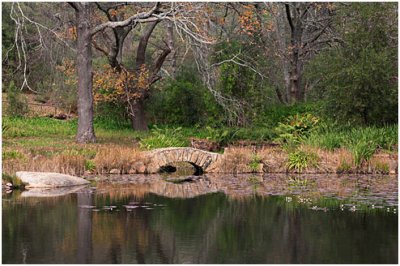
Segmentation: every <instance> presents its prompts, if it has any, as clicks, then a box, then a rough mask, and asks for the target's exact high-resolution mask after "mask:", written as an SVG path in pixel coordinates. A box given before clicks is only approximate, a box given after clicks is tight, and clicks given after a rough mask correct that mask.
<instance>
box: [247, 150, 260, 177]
mask: <svg viewBox="0 0 400 266" xmlns="http://www.w3.org/2000/svg"><path fill="white" fill-rule="evenodd" d="M260 163H261V158H260V157H259V156H258V155H257V154H256V153H254V154H252V156H251V161H250V162H249V167H250V170H251V171H252V172H254V173H255V172H258V171H259V166H260Z"/></svg>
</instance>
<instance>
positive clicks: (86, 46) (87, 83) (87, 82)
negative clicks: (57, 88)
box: [75, 2, 96, 143]
mask: <svg viewBox="0 0 400 266" xmlns="http://www.w3.org/2000/svg"><path fill="white" fill-rule="evenodd" d="M77 4H78V3H77ZM75 14H76V24H77V58H76V66H77V72H78V133H77V136H76V141H77V142H78V143H89V142H95V141H96V136H95V134H94V128H93V95H92V50H91V34H90V3H87V2H82V3H79V7H78V8H77V9H75Z"/></svg>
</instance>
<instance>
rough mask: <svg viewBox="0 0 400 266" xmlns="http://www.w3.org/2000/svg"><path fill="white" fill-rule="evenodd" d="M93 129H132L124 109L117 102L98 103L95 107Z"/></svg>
mask: <svg viewBox="0 0 400 266" xmlns="http://www.w3.org/2000/svg"><path fill="white" fill-rule="evenodd" d="M94 125H95V127H101V128H103V129H110V130H118V129H130V128H132V127H131V125H130V123H129V119H128V116H127V115H126V108H125V106H124V105H122V104H120V103H118V102H100V103H97V104H96V106H95V119H94Z"/></svg>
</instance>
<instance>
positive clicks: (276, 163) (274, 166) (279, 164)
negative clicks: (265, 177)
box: [257, 147, 287, 173]
mask: <svg viewBox="0 0 400 266" xmlns="http://www.w3.org/2000/svg"><path fill="white" fill-rule="evenodd" d="M257 155H258V156H259V157H260V159H261V160H262V161H263V163H264V165H265V167H264V168H265V170H266V171H267V172H269V173H284V172H286V165H285V163H286V161H287V153H286V152H285V151H283V150H282V149H281V148H279V147H264V148H262V149H260V150H259V151H258V152H257Z"/></svg>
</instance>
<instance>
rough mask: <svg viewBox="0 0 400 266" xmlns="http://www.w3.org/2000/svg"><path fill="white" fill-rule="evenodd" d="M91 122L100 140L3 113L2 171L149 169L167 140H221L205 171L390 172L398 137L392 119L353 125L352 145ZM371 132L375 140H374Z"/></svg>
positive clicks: (67, 125) (185, 143) (70, 123)
mask: <svg viewBox="0 0 400 266" xmlns="http://www.w3.org/2000/svg"><path fill="white" fill-rule="evenodd" d="M95 129H96V134H97V138H98V143H95V144H84V145H83V144H76V143H75V141H74V137H75V131H76V120H65V121H61V120H56V119H51V118H26V119H22V118H21V119H10V118H7V117H5V118H3V151H2V156H3V157H2V158H3V174H7V175H14V174H15V172H16V171H41V172H58V173H64V174H71V175H76V176H91V175H98V174H136V173H154V172H156V171H158V170H159V168H156V169H154V167H152V169H150V167H149V166H150V165H152V164H153V163H154V162H153V161H152V160H153V159H154V158H153V157H152V156H151V153H149V150H153V149H155V148H162V147H170V146H182V147H190V146H194V147H195V148H203V149H213V145H214V146H215V144H218V145H221V146H220V147H219V149H217V152H218V154H221V156H220V158H221V160H219V161H218V163H217V164H215V165H214V166H215V167H214V168H213V169H211V168H210V170H209V172H219V173H251V172H253V173H310V174H311V173H370V174H377V173H379V174H396V173H397V171H398V170H397V168H398V167H397V165H398V153H397V139H396V138H394V136H397V135H395V133H396V134H397V129H395V127H394V126H393V127H391V128H389V129H390V130H388V133H387V134H386V135H385V131H384V130H382V129H379V128H377V129H373V128H364V129H360V130H358V131H356V130H354V129H353V131H351V134H352V135H351V134H350V133H349V134H348V135H349V138H350V137H351V138H352V141H353V142H354V143H355V144H352V145H353V146H350V145H347V144H346V143H348V142H349V141H348V139H347V138H348V137H346V136H347V135H346V134H345V133H341V136H340V137H341V139H340V138H339V139H338V138H336V139H335V141H336V142H335V143H336V144H335V145H333V147H332V145H331V147H327V145H322V144H318V141H319V143H324V142H323V141H322V140H323V139H324V138H325V137H324V135H322V133H321V134H320V136H319V138H318V135H311V136H310V137H309V138H308V139H307V140H306V141H304V142H302V143H300V144H298V145H296V147H294V148H293V147H288V146H287V145H279V144H276V143H275V142H274V140H273V138H272V137H265V136H267V135H268V134H269V135H272V134H274V132H273V131H272V132H271V130H270V129H268V128H267V129H262V128H258V132H259V133H257V134H260V136H261V135H263V136H264V137H257V136H255V133H254V132H253V134H252V135H251V134H249V135H247V136H246V134H244V133H241V134H243V136H242V137H241V138H239V137H237V136H236V135H235V137H232V138H231V140H230V141H229V140H227V141H225V142H224V141H221V139H222V138H223V137H222V136H225V137H226V135H227V134H229V133H226V134H225V133H224V132H225V131H223V130H217V129H199V128H193V129H182V128H175V129H172V128H169V129H160V128H153V129H152V130H151V131H150V132H146V133H143V132H134V131H131V130H130V129H115V128H110V127H107V126H106V125H104V124H101V123H96V124H95ZM241 130H243V132H244V130H248V131H251V129H241ZM207 134H208V135H207ZM357 134H358V135H357ZM329 135H333V134H332V132H326V133H325V136H329ZM392 135H393V136H392ZM369 136H372V137H369ZM376 136H378V137H379V138H380V139H379V140H375V139H376V138H377V137H376ZM338 137H339V136H338ZM330 138H331V139H332V137H330ZM369 138H370V139H369ZM201 140H203V141H201ZM317 140H318V141H317ZM357 141H362V142H360V143H361V144H365V143H367V144H368V145H369V146H367V148H368V147H372V145H375V146H374V147H373V149H372V150H371V149H369V150H367V151H365V146H362V145H358V142H357ZM331 142H333V141H332V140H331ZM210 143H211V144H210ZM374 143H377V144H374ZM199 145H200V147H199ZM357 145H358V146H360V147H358V146H357ZM354 147H356V148H360V149H358V150H357V149H355V148H354ZM159 166H161V165H159Z"/></svg>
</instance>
